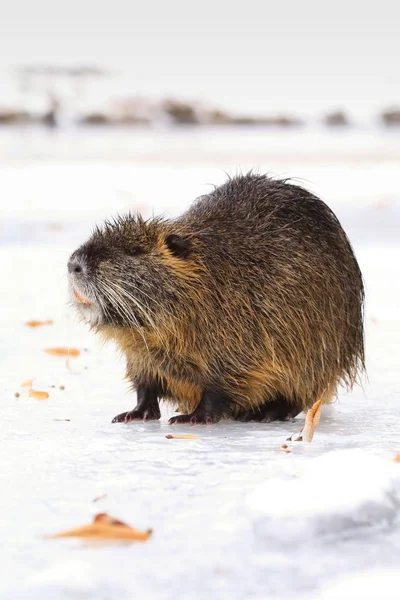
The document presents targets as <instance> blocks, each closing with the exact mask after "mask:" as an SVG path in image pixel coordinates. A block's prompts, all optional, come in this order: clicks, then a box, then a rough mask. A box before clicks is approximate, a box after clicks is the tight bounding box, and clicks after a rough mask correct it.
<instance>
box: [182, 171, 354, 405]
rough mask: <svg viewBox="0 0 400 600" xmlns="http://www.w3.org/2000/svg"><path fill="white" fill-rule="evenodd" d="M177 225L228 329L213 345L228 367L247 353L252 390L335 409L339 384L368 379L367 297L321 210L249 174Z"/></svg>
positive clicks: (338, 232)
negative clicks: (232, 356) (330, 403)
mask: <svg viewBox="0 0 400 600" xmlns="http://www.w3.org/2000/svg"><path fill="white" fill-rule="evenodd" d="M178 221H179V222H180V223H181V225H182V227H183V230H187V231H188V233H189V232H190V235H191V236H192V237H193V244H194V248H195V250H196V252H197V253H198V255H199V257H200V258H201V262H202V264H203V265H204V268H205V274H204V277H203V279H202V286H203V290H204V293H207V294H210V296H211V297H212V301H211V302H206V304H208V305H209V310H210V312H212V313H213V314H214V315H216V317H215V318H216V319H219V320H220V322H221V326H220V327H219V326H218V324H217V323H215V322H214V323H213V324H214V327H213V328H212V329H213V331H212V334H211V335H212V338H213V339H212V340H210V344H214V346H215V345H217V346H218V344H221V346H222V347H223V348H224V350H225V351H224V352H222V355H221V357H220V358H221V360H224V359H226V358H227V356H229V353H230V351H232V352H235V350H234V349H233V348H232V346H234V347H236V351H238V353H239V354H240V350H241V351H243V355H242V357H241V361H242V364H243V365H247V367H248V374H247V375H246V373H245V371H246V369H244V371H243V370H242V373H241V377H242V379H243V380H248V384H249V385H248V389H249V388H250V387H251V386H252V385H254V384H256V385H259V387H260V390H261V388H263V396H264V397H265V398H267V399H272V398H273V397H275V396H276V394H277V393H279V394H283V395H284V396H285V397H286V398H287V399H288V400H289V401H292V402H296V403H299V405H301V406H302V407H303V408H305V407H307V406H311V405H312V403H313V402H315V400H316V399H318V398H319V397H322V396H325V397H326V398H327V399H329V398H328V397H329V395H332V393H333V392H334V391H335V390H336V387H337V385H338V383H339V382H342V383H344V384H346V385H347V386H348V387H349V388H351V387H352V386H353V384H354V383H355V382H356V381H357V379H358V376H359V375H360V373H361V372H362V371H363V370H364V369H365V363H364V331H363V303H364V287H363V281H362V275H361V272H360V269H359V266H358V263H357V261H356V258H355V256H354V253H353V250H352V247H351V244H350V242H349V240H348V238H347V236H346V234H345V232H344V231H343V229H342V227H341V225H340V223H339V221H338V219H337V217H336V216H335V215H334V213H333V212H332V211H331V210H330V209H329V208H328V206H327V205H326V204H325V203H324V202H323V201H322V200H320V199H319V198H317V197H316V196H314V195H313V194H311V193H310V192H308V191H307V190H305V189H303V188H301V187H299V186H297V185H292V184H291V183H289V182H288V181H286V180H280V181H279V180H274V179H270V178H268V177H267V176H263V175H255V174H252V173H249V174H247V175H244V176H238V177H235V178H232V179H229V180H228V181H227V182H226V183H225V184H223V185H221V186H220V187H218V188H216V189H215V190H214V191H213V192H212V193H210V194H208V195H206V196H202V197H201V198H199V199H198V200H197V201H196V202H195V203H194V205H193V206H192V207H191V208H190V209H189V210H188V211H187V212H186V213H185V214H184V215H183V216H182V217H181V218H180V219H179V220H178ZM221 306H223V311H224V312H225V314H224V315H222V314H221V309H220V308H219V307H221ZM207 320H208V322H211V323H212V322H213V321H214V316H213V315H212V314H211V315H210V316H209V317H208V319H207ZM204 326H205V324H204ZM235 329H236V331H235ZM243 336H245V338H246V339H243ZM244 345H247V347H248V349H249V350H245V349H244V348H243V346H244ZM203 347H204V346H203ZM239 349H240V350H239ZM218 362H219V360H218V358H216V359H215V364H217V363H218ZM227 362H228V363H230V361H227ZM235 362H236V360H233V368H232V371H233V372H232V379H233V380H234V379H235V377H236V378H237V375H238V372H237V371H236V372H235ZM238 362H240V361H238ZM237 364H238V363H237ZM241 368H242V369H243V367H241ZM228 371H229V367H228ZM278 381H279V383H278Z"/></svg>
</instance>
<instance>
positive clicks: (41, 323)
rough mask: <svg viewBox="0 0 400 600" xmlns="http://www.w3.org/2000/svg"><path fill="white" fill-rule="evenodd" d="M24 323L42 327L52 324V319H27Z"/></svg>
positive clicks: (29, 325)
mask: <svg viewBox="0 0 400 600" xmlns="http://www.w3.org/2000/svg"><path fill="white" fill-rule="evenodd" d="M25 325H26V326H27V327H42V326H43V325H53V321H51V319H48V320H47V321H35V320H33V321H27V322H26V323H25Z"/></svg>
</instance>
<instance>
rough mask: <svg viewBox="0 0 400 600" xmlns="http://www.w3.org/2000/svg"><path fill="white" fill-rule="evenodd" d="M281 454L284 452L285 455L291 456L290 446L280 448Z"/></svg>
mask: <svg viewBox="0 0 400 600" xmlns="http://www.w3.org/2000/svg"><path fill="white" fill-rule="evenodd" d="M280 450H281V452H284V453H285V454H290V453H291V451H292V449H291V447H290V446H288V445H287V444H282V446H281V447H280Z"/></svg>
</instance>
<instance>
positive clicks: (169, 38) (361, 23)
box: [0, 0, 400, 112]
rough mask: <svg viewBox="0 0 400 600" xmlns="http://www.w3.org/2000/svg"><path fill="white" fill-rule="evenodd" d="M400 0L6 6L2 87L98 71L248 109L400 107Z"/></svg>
mask: <svg viewBox="0 0 400 600" xmlns="http://www.w3.org/2000/svg"><path fill="white" fill-rule="evenodd" d="M399 6H400V3H399V2H398V1H397V2H396V1H394V0H380V1H379V2H375V1H373V2H371V0H363V1H358V0H353V1H349V0H347V1H345V0H336V1H335V2H330V3H327V2H324V1H323V0H292V1H288V0H283V1H280V2H279V1H277V2H270V1H268V0H264V1H261V0H260V1H257V0H241V1H240V2H239V1H238V0H236V2H235V1H234V0H231V1H230V2H227V1H218V0H202V2H196V3H193V2H190V1H188V0H163V1H159V2H149V1H147V2H146V0H143V1H142V2H140V3H139V2H134V1H133V0H131V1H129V0H112V1H109V0H97V1H93V0H68V1H60V0H58V1H57V0H7V1H4V2H3V8H2V11H1V15H2V18H1V22H0V83H1V81H4V80H5V78H6V77H9V71H10V68H11V67H12V66H14V65H18V64H26V63H42V62H44V63H62V64H71V63H97V64H99V65H104V66H108V67H111V68H113V69H115V70H117V71H119V72H121V73H123V77H122V78H119V79H116V80H115V81H114V82H113V86H115V92H116V93H119V92H120V93H122V92H123V91H124V92H126V91H130V92H131V93H132V94H135V93H139V94H151V95H157V96H158V95H163V94H172V95H177V96H183V97H187V98H200V99H209V100H210V101H214V102H215V103H217V104H221V105H222V106H232V107H236V108H242V109H244V110H245V109H251V110H260V111H264V112H268V110H270V109H271V110H276V109H277V108H280V107H282V108H283V109H286V108H288V109H295V108H297V107H299V110H302V109H306V110H307V108H310V109H313V108H314V107H317V108H323V107H327V108H329V107H335V106H340V105H344V106H347V107H349V108H350V109H351V108H354V109H357V110H361V111H369V110H371V111H372V110H374V109H375V108H377V109H379V108H381V107H382V105H384V104H385V103H386V104H387V103H396V102H400V75H399V60H400V42H399V39H400V35H399V30H400V8H399Z"/></svg>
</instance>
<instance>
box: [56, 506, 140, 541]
mask: <svg viewBox="0 0 400 600" xmlns="http://www.w3.org/2000/svg"><path fill="white" fill-rule="evenodd" d="M151 534H152V530H151V529H148V530H147V531H140V530H139V529H133V528H132V527H129V525H126V523H123V522H122V521H118V520H117V519H114V518H113V517H110V515H108V514H107V513H100V514H98V515H96V516H95V517H94V519H93V523H90V525H83V526H82V527H76V528H75V529H69V530H68V531H63V532H61V533H57V534H56V535H52V536H49V537H50V538H52V539H56V538H64V537H80V538H90V539H96V540H107V539H108V540H126V541H131V542H135V541H136V542H145V541H147V540H148V539H149V537H150V535H151Z"/></svg>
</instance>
